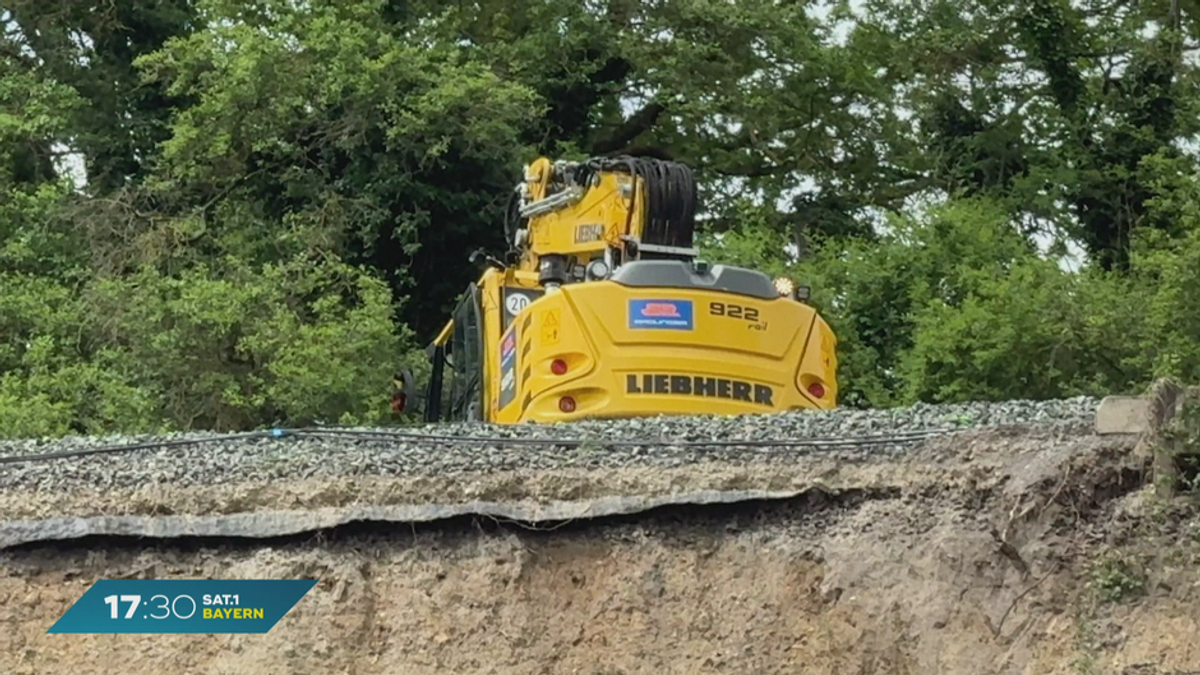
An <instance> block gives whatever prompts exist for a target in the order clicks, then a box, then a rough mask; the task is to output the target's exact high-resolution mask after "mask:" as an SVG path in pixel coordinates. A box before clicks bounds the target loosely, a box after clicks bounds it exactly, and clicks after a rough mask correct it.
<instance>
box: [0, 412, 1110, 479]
mask: <svg viewBox="0 0 1200 675" xmlns="http://www.w3.org/2000/svg"><path fill="white" fill-rule="evenodd" d="M1098 403H1099V400H1098V399H1094V398H1086V397H1080V398H1072V399H1065V400H1054V401H1037V402H1035V401H1006V402H1000V403H970V404H958V405H922V404H919V405H916V406H913V407H909V408H896V409H886V410H852V409H845V408H843V409H839V410H835V411H828V412H802V413H787V414H779V415H765V416H737V417H708V416H703V417H658V418H638V419H625V420H611V421H609V420H588V421H581V422H576V423H572V424H562V425H520V426H492V425H481V424H442V425H436V426H424V427H421V426H418V427H404V428H401V429H396V428H393V429H378V430H375V431H390V432H403V433H424V434H438V435H455V436H463V437H467V438H463V439H462V440H455V441H453V442H450V441H431V440H427V439H413V438H408V439H388V438H349V437H305V436H298V437H286V436H285V437H282V438H250V439H237V440H224V441H219V442H217V441H210V442H202V443H198V444H195V445H187V446H182V447H171V448H158V449H146V450H136V451H132V452H122V453H116V454H97V455H86V456H78V457H69V458H61V459H53V460H46V461H31V462H19V463H13V464H3V465H0V488H3V489H25V490H54V491H70V490H73V489H88V490H95V489H111V488H131V487H140V486H144V485H147V484H167V485H171V486H176V487H180V488H183V487H195V486H203V485H215V484H228V483H232V482H242V481H255V482H258V481H263V482H273V481H280V480H306V479H313V478H336V477H353V476H422V475H429V476H446V475H453V474H456V473H461V472H492V471H524V470H534V471H540V470H554V469H563V468H618V467H636V466H645V467H669V468H678V467H682V466H686V465H688V464H693V463H698V462H705V461H726V462H732V463H785V464H786V463H788V462H789V461H793V460H795V459H796V458H797V457H798V456H808V455H811V454H812V453H824V454H825V455H826V456H829V457H830V458H833V459H838V460H845V461H855V460H858V459H862V458H868V457H879V456H881V455H883V456H887V455H895V454H901V453H904V452H905V451H906V449H907V448H908V447H910V446H911V445H912V443H913V442H914V441H915V440H919V439H910V440H903V441H893V442H878V441H876V442H872V443H869V444H868V443H864V444H861V445H836V446H832V447H819V448H814V447H805V446H772V445H771V444H770V443H769V441H771V440H779V441H784V442H796V441H804V440H807V439H837V438H845V437H868V436H880V435H884V436H886V435H892V434H903V433H910V432H921V431H932V430H945V429H978V428H985V427H1008V426H1031V425H1032V426H1038V427H1047V426H1049V427H1053V428H1058V429H1062V430H1063V431H1064V432H1068V433H1090V432H1091V430H1092V426H1093V424H1094V417H1095V411H1096V406H1097V405H1098ZM214 436H215V434H207V433H186V434H173V435H169V436H162V437H155V438H157V439H161V440H179V439H206V438H212V437H214ZM484 436H486V437H493V438H504V439H522V438H532V439H564V440H580V439H586V440H587V441H588V442H587V443H586V444H584V445H581V446H578V447H564V446H555V445H550V444H537V445H516V444H505V443H497V442H486V441H479V440H471V439H470V438H469V437H484ZM713 439H716V440H719V441H722V442H729V441H735V440H745V441H749V442H752V443H757V444H758V445H751V446H741V447H701V446H687V445H682V444H685V443H697V442H703V441H710V440H713ZM148 440H155V439H154V438H147V437H130V436H124V437H122V436H107V437H70V438H64V439H57V440H53V441H39V440H19V441H2V442H0V456H8V457H13V456H25V455H36V454H44V453H55V452H64V451H66V452H70V451H78V450H85V449H89V448H99V447H105V446H114V445H125V444H131V443H143V442H146V441H148ZM639 440H647V441H649V442H650V443H651V444H648V445H646V446H629V445H621V446H618V447H607V448H606V447H604V444H605V443H611V442H616V443H622V444H627V443H629V442H631V441H639ZM671 444H676V445H671Z"/></svg>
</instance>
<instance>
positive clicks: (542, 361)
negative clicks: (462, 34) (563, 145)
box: [392, 157, 837, 424]
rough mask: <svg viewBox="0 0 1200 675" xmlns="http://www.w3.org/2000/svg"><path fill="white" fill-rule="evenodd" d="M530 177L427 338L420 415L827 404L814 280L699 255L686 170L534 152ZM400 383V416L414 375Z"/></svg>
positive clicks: (514, 418)
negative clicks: (472, 276)
mask: <svg viewBox="0 0 1200 675" xmlns="http://www.w3.org/2000/svg"><path fill="white" fill-rule="evenodd" d="M524 178H525V180H524V181H523V182H522V183H520V184H518V185H517V188H516V190H515V191H514V192H513V195H512V199H511V201H510V204H509V211H508V218H507V219H506V222H505V235H506V237H507V239H508V242H509V246H510V247H511V248H510V250H509V251H508V253H507V256H506V260H503V261H501V260H498V259H496V258H493V257H489V256H485V255H482V254H481V253H476V254H474V255H473V258H479V257H482V258H483V259H484V261H485V262H486V264H487V267H486V268H485V270H484V272H483V273H482V275H481V276H480V278H479V279H478V280H477V281H476V282H475V283H472V284H471V285H469V286H468V287H467V289H466V292H465V293H464V294H463V296H462V297H461V299H460V301H459V303H458V305H457V307H456V309H455V310H454V312H453V314H452V316H451V317H450V320H449V321H448V322H447V323H446V325H445V327H444V328H443V329H442V331H441V333H440V334H439V335H438V336H437V338H436V339H435V340H434V341H433V343H432V344H431V345H430V346H429V349H428V353H429V358H430V359H431V364H430V365H431V367H432V372H431V375H430V379H429V382H428V383H427V385H426V386H425V387H424V394H423V395H422V396H421V397H420V399H422V402H423V406H422V407H423V409H424V410H423V413H424V420H425V421H426V422H439V421H482V422H489V423H498V424H513V423H524V422H538V423H549V422H559V421H569V420H576V419H583V418H592V417H610V418H611V417H634V416H652V415H689V414H744V413H762V412H778V411H784V410H797V409H829V408H832V407H834V406H835V404H836V400H837V380H836V371H837V356H836V353H835V347H836V344H837V341H836V338H835V336H834V334H833V332H832V331H831V330H830V328H829V326H828V325H827V324H826V322H825V321H824V320H823V319H822V318H821V317H820V316H819V315H818V313H817V312H816V311H815V310H814V309H813V308H812V307H810V306H809V305H807V304H806V303H805V301H806V300H807V298H808V295H807V291H808V289H807V288H805V287H803V286H799V285H797V284H795V283H793V281H792V280H788V279H777V280H774V281H772V280H771V279H770V278H769V277H768V276H766V275H765V274H763V273H761V272H758V271H755V270H750V269H745V268H742V267H734V266H729V265H720V264H716V265H712V264H709V263H708V262H706V261H703V260H700V259H699V258H698V252H697V249H695V248H694V231H695V216H696V210H697V189H696V184H695V181H694V178H693V175H692V172H691V170H690V169H689V168H688V167H687V166H685V165H682V164H679V163H675V162H669V161H663V160H657V159H650V158H635V157H617V158H594V159H590V160H587V161H584V162H567V161H557V162H555V161H551V160H550V159H548V158H545V157H541V158H538V159H537V160H536V161H534V162H533V163H532V164H530V165H528V166H526V167H525V176H524ZM475 262H478V260H475ZM395 385H396V389H395V391H394V392H393V398H392V407H393V409H394V410H396V411H398V412H399V411H403V410H404V409H406V408H407V406H408V405H409V404H410V403H411V402H416V401H417V398H416V397H415V396H414V388H415V386H414V382H413V378H412V375H411V373H410V372H409V371H404V372H402V373H400V374H398V375H397V379H396V382H395Z"/></svg>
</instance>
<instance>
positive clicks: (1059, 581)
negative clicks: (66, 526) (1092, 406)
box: [0, 431, 1200, 675]
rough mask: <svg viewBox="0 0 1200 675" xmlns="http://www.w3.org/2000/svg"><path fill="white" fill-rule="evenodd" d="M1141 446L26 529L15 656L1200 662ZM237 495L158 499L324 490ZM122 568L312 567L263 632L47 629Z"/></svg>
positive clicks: (1104, 669)
mask: <svg viewBox="0 0 1200 675" xmlns="http://www.w3.org/2000/svg"><path fill="white" fill-rule="evenodd" d="M1136 440H1137V439H1136V438H1132V437H1127V436H1104V437H1098V436H1082V437H1078V436H1076V437H1065V438H1063V437H1059V435H1058V434H1055V433H1052V432H1037V431H1020V432H1018V431H1013V432H1010V433H1006V434H997V433H993V432H987V433H971V434H963V435H960V436H956V437H953V438H949V439H938V440H935V441H930V442H928V443H927V444H926V445H924V446H923V447H921V448H919V449H918V450H916V451H914V452H913V453H912V454H911V455H910V456H909V457H908V458H907V459H905V460H903V461H898V462H897V461H888V462H883V461H881V462H878V463H871V462H867V463H862V464H855V465H849V466H841V465H828V464H826V465H822V464H821V461H822V460H820V459H819V458H814V459H813V460H812V464H811V465H809V466H793V467H790V468H786V469H785V468H780V467H773V466H767V465H763V466H736V467H735V466H717V465H713V466H708V467H699V468H697V467H693V468H691V469H688V470H687V472H685V473H680V474H678V475H676V474H671V473H668V472H645V473H641V474H635V473H629V472H626V473H621V472H613V473H609V474H604V475H603V476H601V477H597V475H595V474H586V473H578V474H572V473H570V472H559V473H557V474H555V475H554V476H552V477H547V476H525V477H524V480H520V478H521V477H519V476H478V477H466V478H459V479H455V484H456V485H457V486H458V487H457V489H456V490H455V489H451V487H450V486H447V485H444V484H442V485H439V484H437V483H436V481H435V482H433V483H426V484H425V485H426V487H427V491H426V492H421V491H420V490H419V489H416V487H415V486H414V485H405V486H403V487H405V488H406V489H405V490H399V488H397V486H395V485H393V486H391V487H388V486H381V485H379V484H375V483H371V484H367V485H365V486H363V487H362V489H361V490H357V491H356V489H355V487H354V486H353V485H341V486H340V487H337V488H336V489H334V488H330V487H329V486H325V487H326V492H323V493H321V494H324V495H325V497H323V498H322V499H323V500H324V502H325V504H326V505H328V504H331V503H334V504H336V503H346V502H361V501H363V500H367V501H370V500H373V499H374V500H381V499H383V498H382V497H381V495H384V494H391V495H395V494H406V495H407V496H408V498H410V499H419V498H420V497H421V495H424V496H425V498H434V497H435V496H437V495H440V496H441V497H442V498H446V496H447V493H446V492H445V491H446V490H449V492H450V493H451V494H453V495H454V496H455V497H456V498H460V499H470V498H478V497H479V496H480V495H487V496H489V497H491V498H501V497H503V496H505V495H509V496H519V497H521V498H525V499H540V498H554V499H564V498H582V497H585V496H595V495H598V494H603V493H605V492H607V491H611V490H614V489H620V490H624V491H629V490H633V491H642V492H646V493H654V492H656V491H659V492H662V491H668V492H669V491H671V490H679V489H684V488H687V489H692V488H696V489H703V488H712V487H729V486H731V485H736V486H737V487H739V488H741V489H748V488H753V487H763V488H771V489H779V488H780V487H781V486H783V487H800V488H805V487H811V488H812V489H810V490H809V491H808V492H807V493H805V494H803V495H802V496H800V497H798V498H796V499H793V500H789V501H780V502H771V503H758V504H746V505H737V506H721V507H706V508H700V507H670V508H667V509H665V510H662V511H658V512H654V513H650V514H643V515H640V516H628V517H624V518H623V519H621V520H608V521H601V522H597V521H585V520H579V521H575V522H570V523H565V524H561V526H559V527H557V528H555V529H551V530H533V529H528V528H526V527H522V526H520V525H517V524H512V523H497V522H495V521H492V520H488V519H478V520H469V519H459V520H456V521H453V522H449V523H444V524H438V525H436V526H435V525H426V526H421V527H410V526H408V525H404V524H364V525H361V526H354V527H351V528H346V529H343V530H338V531H332V532H324V533H320V534H314V535H306V536H301V537H295V538H292V539H288V540H272V541H269V542H243V543H238V544H231V543H228V542H225V543H222V542H217V543H214V542H199V543H179V542H150V541H133V542H129V541H121V542H116V541H107V540H90V541H87V542H82V543H81V542H76V543H73V544H63V545H59V546H53V547H52V546H46V545H36V546H35V545H30V546H27V547H23V548H18V549H13V550H10V551H7V552H4V553H2V554H0V562H2V565H0V618H2V620H3V622H4V626H5V628H6V630H4V631H3V632H0V672H4V673H14V674H24V673H60V672H61V673H66V672H70V673H81V674H82V673H121V674H122V675H124V674H126V673H154V672H171V673H198V674H210V675H218V674H226V673H229V674H232V673H257V674H263V675H266V674H271V673H352V674H354V675H368V674H375V673H381V674H382V673H389V674H408V673H412V674H424V673H493V674H497V675H508V674H515V673H534V674H541V673H547V674H548V673H581V674H590V675H615V674H618V673H620V674H632V673H681V674H683V673H689V674H690V673H815V674H824V673H829V674H835V673H836V674H839V675H841V674H864V675H865V674H872V673H878V674H883V673H914V674H917V673H919V674H922V675H923V674H926V673H930V674H932V673H955V674H957V673H962V674H964V675H966V674H970V675H982V674H986V673H1005V674H1008V673H1014V674H1015V673H1022V674H1030V675H1032V674H1034V673H1036V674H1038V675H1048V674H1056V673H1064V674H1065V673H1121V674H1128V675H1133V674H1137V675H1167V674H1171V675H1182V674H1184V673H1200V565H1198V564H1197V563H1198V561H1200V517H1198V512H1197V510H1196V509H1195V508H1193V506H1191V505H1190V504H1189V503H1187V502H1184V501H1179V500H1177V501H1176V502H1173V503H1163V502H1161V501H1159V500H1157V499H1155V498H1153V497H1152V496H1151V494H1150V492H1149V490H1148V488H1146V487H1145V485H1146V482H1147V480H1146V476H1145V471H1146V470H1147V469H1148V463H1147V461H1146V460H1143V459H1140V458H1139V457H1138V456H1137V455H1136V453H1135V452H1134V451H1135V443H1136ZM447 480H448V479H447ZM502 486H508V487H507V488H505V487H502ZM818 487H819V489H818ZM225 490H226V491H225V492H222V493H220V494H217V495H215V496H212V497H211V499H210V500H209V501H205V500H204V499H202V498H201V497H200V496H199V495H174V496H170V495H163V496H160V497H158V498H151V497H147V499H150V502H154V499H159V500H160V501H166V500H173V501H172V502H171V503H172V509H173V510H175V511H179V510H180V509H183V510H184V511H187V510H188V509H187V508H184V506H183V505H184V504H191V505H192V506H191V507H190V508H191V510H190V511H189V512H206V513H212V512H219V511H221V510H222V508H224V510H225V511H229V510H231V509H233V510H236V509H234V507H230V506H229V504H231V503H234V502H236V500H234V499H233V498H234V497H236V496H237V495H238V494H241V495H242V496H243V499H242V500H241V501H240V502H236V503H237V504H241V505H242V506H240V507H238V508H275V507H280V506H282V505H285V504H294V503H295V500H298V499H301V497H298V496H297V495H300V494H312V492H311V491H309V490H307V489H305V490H297V489H295V486H287V485H275V486H269V487H268V486H240V487H238V486H229V487H227V488H226V489H225ZM330 490H332V491H330ZM398 490H399V491H398ZM248 495H255V497H254V498H253V499H249V498H247V496H248ZM272 495H274V496H275V497H272ZM289 495H290V496H289ZM339 495H341V496H339ZM276 497H277V498H276ZM394 498H395V497H393V499H394ZM53 499H59V500H66V499H67V498H66V497H61V496H59V497H50V496H47V497H46V499H45V500H44V501H43V502H42V503H41V505H40V506H39V505H37V504H33V505H31V506H28V507H27V511H26V513H27V516H28V515H32V514H33V513H35V512H38V511H39V510H40V509H42V508H43V507H48V505H49V501H52V500H53ZM189 500H190V501H189ZM231 500H232V501H231ZM289 500H291V501H289ZM150 502H143V507H142V508H141V510H143V511H147V512H152V511H153V510H154V508H152V507H153V504H151V503H150ZM120 503H124V504H129V503H130V502H129V501H127V500H120ZM66 504H67V502H66V501H61V502H60V505H66ZM147 504H149V505H147ZM221 504H224V505H225V506H224V507H222V506H221ZM6 508H10V507H6ZM11 508H12V509H14V510H15V509H17V508H18V507H17V506H16V505H12V506H11ZM10 513H13V512H12V511H10ZM118 576H121V577H147V578H151V577H153V578H171V577H188V578H196V577H208V578H219V577H224V578H245V577H258V578H263V577H276V578H279V577H288V578H296V577H312V576H315V577H318V578H320V579H321V582H320V583H319V584H318V586H317V587H316V588H315V589H314V590H313V591H312V592H311V593H310V594H309V595H308V596H307V597H305V598H304V599H303V600H302V601H301V602H300V603H299V604H298V605H297V607H296V608H295V609H294V610H292V612H291V613H289V614H288V615H287V616H286V617H285V618H284V619H283V620H282V621H281V622H280V623H279V624H278V625H277V626H276V627H275V629H274V630H272V631H271V633H269V634H268V635H263V636H256V635H248V636H225V635H216V636H72V635H55V636H48V635H45V631H46V629H47V628H48V627H49V626H50V625H51V624H52V623H53V622H54V621H55V620H56V619H57V618H58V617H59V616H60V615H61V614H62V613H63V612H64V611H65V610H66V609H67V608H68V607H69V606H70V604H71V603H72V602H74V601H75V600H76V599H77V598H78V597H79V596H80V595H81V594H82V593H83V592H84V591H85V590H86V589H87V587H88V586H89V585H90V584H91V583H92V582H93V581H95V580H96V579H98V578H104V577H110V578H111V577H118Z"/></svg>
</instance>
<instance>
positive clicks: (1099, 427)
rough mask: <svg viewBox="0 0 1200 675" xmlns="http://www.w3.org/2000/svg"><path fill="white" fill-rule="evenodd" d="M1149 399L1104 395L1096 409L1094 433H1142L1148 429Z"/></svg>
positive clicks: (1149, 421)
mask: <svg viewBox="0 0 1200 675" xmlns="http://www.w3.org/2000/svg"><path fill="white" fill-rule="evenodd" d="M1150 426H1151V420H1150V399H1149V398H1148V397H1145V396H1106V397H1105V398H1104V399H1102V400H1101V401H1100V405H1099V406H1098V407H1097V409H1096V433H1098V434H1144V433H1147V432H1149V431H1150Z"/></svg>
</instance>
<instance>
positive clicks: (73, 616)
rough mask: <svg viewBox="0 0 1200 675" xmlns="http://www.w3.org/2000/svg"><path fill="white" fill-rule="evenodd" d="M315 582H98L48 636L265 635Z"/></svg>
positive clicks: (49, 631)
mask: <svg viewBox="0 0 1200 675" xmlns="http://www.w3.org/2000/svg"><path fill="white" fill-rule="evenodd" d="M316 584H317V580H316V579H297V580H292V579H230V580H218V579H102V580H100V581H97V582H96V583H95V584H93V585H92V587H91V588H89V589H88V590H87V592H85V593H84V594H83V597H81V598H79V600H77V601H76V602H75V604H74V605H71V607H70V609H68V610H67V611H66V613H65V614H63V615H62V618H60V619H59V620H58V621H57V622H55V624H54V625H53V626H51V627H50V630H48V631H46V632H47V633H76V634H79V633H89V634H96V633H200V634H215V633H266V632H267V631H269V630H271V628H273V627H274V626H275V624H276V623H279V620H280V619H282V618H283V616H284V615H285V614H287V613H288V612H289V611H291V609H292V607H295V606H296V603H298V602H300V599H301V598H303V597H304V596H305V594H307V593H308V592H309V591H310V590H311V589H312V587H313V586H315V585H316Z"/></svg>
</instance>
